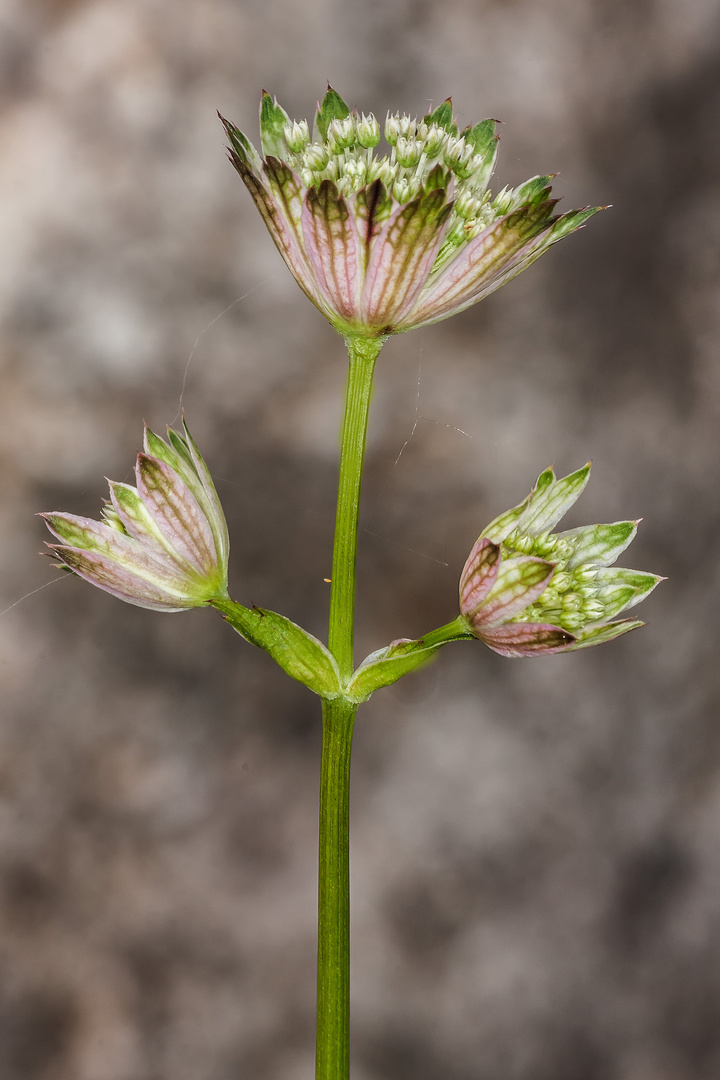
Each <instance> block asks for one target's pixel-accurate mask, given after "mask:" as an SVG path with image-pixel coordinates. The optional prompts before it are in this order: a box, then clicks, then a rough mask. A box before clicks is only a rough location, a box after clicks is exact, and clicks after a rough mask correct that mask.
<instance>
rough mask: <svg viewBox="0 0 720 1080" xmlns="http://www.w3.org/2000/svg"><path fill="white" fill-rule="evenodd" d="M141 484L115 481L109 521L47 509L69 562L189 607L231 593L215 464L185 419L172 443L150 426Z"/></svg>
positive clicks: (137, 592) (117, 584)
mask: <svg viewBox="0 0 720 1080" xmlns="http://www.w3.org/2000/svg"><path fill="white" fill-rule="evenodd" d="M135 479H136V486H135V487H132V486H131V485H130V484H123V483H114V482H113V481H109V485H110V501H109V502H108V503H106V505H105V507H104V509H103V511H102V520H101V521H94V520H93V519H91V518H84V517H78V516H76V515H75V514H64V513H50V514H42V515H41V516H42V517H43V518H44V519H45V521H46V523H47V526H48V528H49V529H50V531H51V532H53V533H54V534H55V536H57V538H58V539H59V540H60V541H61V543H60V544H48V547H49V548H50V550H51V551H52V552H53V554H54V555H55V557H56V558H57V559H58V561H59V562H60V563H61V564H62V565H63V567H64V568H66V569H69V570H72V571H73V572H74V573H76V574H78V575H79V576H80V577H82V578H85V580H86V581H89V582H90V583H91V584H93V585H97V586H98V587H99V588H101V589H105V591H106V592H109V593H112V594H113V596H117V597H119V598H120V599H121V600H125V601H127V603H129V604H136V605H137V606H138V607H145V608H152V609H153V610H156V611H183V610H185V609H186V608H193V607H200V606H202V605H203V604H206V603H208V602H209V601H211V600H214V599H219V598H224V597H226V596H227V566H228V548H229V542H228V532H227V525H226V524H225V517H224V514H223V511H222V507H221V506H220V500H219V499H218V496H217V492H216V491H215V486H214V484H213V482H212V479H211V477H210V473H209V472H208V468H207V465H206V464H205V462H204V461H203V459H202V457H201V456H200V453H199V451H198V449H197V447H196V445H195V443H194V442H193V439H192V437H191V435H190V432H189V431H188V429H187V426H186V424H185V421H184V420H183V434H182V435H180V434H178V432H176V431H173V430H172V429H171V428H168V441H167V442H165V440H163V439H161V438H160V437H159V436H158V435H155V434H154V433H153V432H152V431H150V430H149V429H148V428H146V429H145V439H144V452H143V453H141V454H138V458H137V465H136V467H135Z"/></svg>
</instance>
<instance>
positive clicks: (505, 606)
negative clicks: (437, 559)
mask: <svg viewBox="0 0 720 1080" xmlns="http://www.w3.org/2000/svg"><path fill="white" fill-rule="evenodd" d="M589 476H590V466H589V465H585V466H584V468H582V469H578V470H577V472H574V473H571V474H570V476H566V477H564V478H563V479H562V480H557V479H556V478H555V474H554V472H553V470H552V468H550V469H546V470H545V472H543V473H541V474H540V476H539V477H538V480H537V483H536V484H535V487H534V488H533V490H532V491H531V492H530V494H529V495H528V497H527V498H526V499H525V500H524V501H523V502H522V503H520V505H519V506H516V507H515V508H514V509H513V510H508V512H507V513H505V514H501V516H500V517H498V518H496V519H495V521H493V522H492V523H491V524H490V525H488V527H487V528H486V529H485V530H484V531H483V532H482V533H481V535H480V537H479V539H478V541H477V543H476V544H475V546H474V547H473V549H472V551H471V552H470V555H469V557H468V560H467V562H466V564H465V568H464V569H463V572H462V575H461V577H460V611H461V613H462V615H463V616H464V618H465V620H466V621H467V624H468V627H469V629H470V631H471V632H472V633H473V634H474V635H475V637H478V638H480V640H481V641H484V642H485V644H486V645H489V646H490V648H491V649H494V650H495V652H497V653H500V654H501V655H502V656H535V655H539V654H542V653H556V652H566V651H569V650H571V649H584V648H586V647H587V646H589V645H598V644H600V642H602V641H610V640H612V638H615V637H618V636H619V635H620V634H626V633H627V632H628V630H634V629H635V627H637V626H643V625H644V624H643V623H642V622H640V621H638V620H634V619H621V620H619V621H616V622H613V621H611V620H612V619H613V618H614V617H615V616H616V615H618V614H620V612H621V611H624V610H626V609H627V608H631V607H634V606H635V604H639V603H640V601H641V600H644V599H645V597H646V596H647V595H648V594H649V593H650V592H652V590H653V589H654V588H655V586H656V585H657V584H658V582H660V581H662V580H663V578H661V577H657V576H656V575H655V574H646V573H643V572H641V571H639V570H623V569H620V568H619V567H614V566H612V563H614V562H615V560H616V559H617V557H618V555H619V554H620V553H621V552H622V551H624V550H625V548H626V547H627V546H628V544H629V543H630V541H631V540H632V539H633V537H634V536H635V533H636V532H637V526H638V522H637V521H616V522H613V523H612V524H609V525H587V526H584V527H582V528H579V529H570V530H569V531H567V532H561V533H553V532H552V529H553V527H554V526H555V525H556V524H557V522H558V521H559V520H560V518H561V517H563V515H564V514H565V513H566V511H567V510H568V509H569V508H570V507H571V506H572V505H573V503H574V502H575V501H576V499H577V498H578V497H579V495H580V494H581V492H582V491H583V489H584V487H585V485H586V484H587V481H588V478H589Z"/></svg>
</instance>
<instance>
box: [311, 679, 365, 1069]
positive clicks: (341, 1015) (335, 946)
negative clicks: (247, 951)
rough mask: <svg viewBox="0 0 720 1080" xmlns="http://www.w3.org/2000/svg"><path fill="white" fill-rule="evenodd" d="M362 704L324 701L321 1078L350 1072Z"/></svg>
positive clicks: (319, 982) (319, 969)
mask: <svg viewBox="0 0 720 1080" xmlns="http://www.w3.org/2000/svg"><path fill="white" fill-rule="evenodd" d="M356 711H357V705H351V704H350V703H349V702H346V701H342V700H339V701H324V702H323V743H322V764H321V770H320V851H319V861H318V965H317V1056H316V1062H315V1076H316V1080H346V1078H347V1077H348V1076H349V1075H350V832H349V830H350V750H351V747H352V736H353V725H354V723H355V713H356Z"/></svg>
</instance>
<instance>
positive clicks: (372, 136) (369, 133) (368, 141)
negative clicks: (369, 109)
mask: <svg viewBox="0 0 720 1080" xmlns="http://www.w3.org/2000/svg"><path fill="white" fill-rule="evenodd" d="M356 126H357V141H358V142H359V143H360V145H361V146H362V147H363V149H365V150H371V149H372V148H373V147H374V146H377V144H378V143H379V142H380V125H379V123H378V122H377V120H376V119H375V117H374V116H373V114H372V113H370V115H369V116H366V115H365V113H363V114H362V117H361V119H360V120H359V121H357V124H356Z"/></svg>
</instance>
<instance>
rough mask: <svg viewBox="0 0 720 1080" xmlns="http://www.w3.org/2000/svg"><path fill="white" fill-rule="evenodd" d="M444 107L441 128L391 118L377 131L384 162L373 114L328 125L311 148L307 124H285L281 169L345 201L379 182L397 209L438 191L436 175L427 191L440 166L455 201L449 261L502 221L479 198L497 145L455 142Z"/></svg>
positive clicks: (468, 134)
mask: <svg viewBox="0 0 720 1080" xmlns="http://www.w3.org/2000/svg"><path fill="white" fill-rule="evenodd" d="M446 106H447V108H446V111H447V117H449V118H450V119H448V118H447V117H443V119H444V123H438V122H436V121H433V120H432V119H431V118H430V117H426V118H425V119H424V120H422V121H418V120H417V119H416V118H414V117H411V116H408V115H401V114H399V113H392V114H391V113H389V114H388V116H387V119H386V121H385V125H384V129H383V131H384V135H385V140H386V142H387V144H388V147H389V153H388V154H387V155H384V156H375V154H374V150H375V148H376V147H377V146H378V144H379V142H380V138H381V127H380V124H379V122H378V121H377V119H376V118H375V116H373V114H372V113H370V114H367V115H366V114H365V113H362V114H361V115H358V114H357V113H356V112H352V113H350V114H349V115H348V116H344V117H336V118H335V119H332V120H330V122H329V123H328V125H327V130H326V133H325V136H324V137H320V132H318V131H316V133H315V139H314V141H313V140H312V139H311V137H310V132H309V128H308V124H307V122H306V121H304V120H303V121H300V122H297V121H294V120H288V121H287V123H286V124H285V127H284V131H283V135H284V139H285V143H286V146H287V151H288V152H287V153H286V154H285V157H286V159H287V164H288V165H290V166H291V168H293V169H294V170H295V171H296V172H297V173H298V174H299V176H300V179H301V180H302V183H303V184H304V185H305V187H307V188H311V187H318V186H319V185H320V184H321V183H322V182H323V180H331V181H332V182H333V183H334V184H335V185H336V186H337V188H338V190H339V191H340V193H341V194H342V195H344V196H346V197H347V196H350V195H354V194H355V193H356V192H358V191H360V190H361V189H362V188H364V187H366V186H367V185H368V184H370V183H372V182H373V181H374V180H380V181H382V183H383V185H384V186H385V188H386V190H387V191H388V192H389V193H390V195H391V196H392V197H393V199H394V200H395V202H397V203H401V204H403V203H407V202H410V201H411V200H413V199H415V198H417V197H418V195H420V194H421V193H422V191H423V190H424V189H427V188H428V186H433V187H437V186H440V185H439V184H438V183H437V180H438V174H437V173H436V175H435V177H434V179H433V181H432V183H431V184H429V183H428V181H429V177H430V173H431V172H433V170H435V169H436V168H437V167H438V166H439V167H440V169H441V170H442V180H443V184H442V186H444V187H446V188H450V189H451V190H452V193H453V194H454V196H455V200H456V208H455V210H454V212H453V215H452V218H451V221H450V224H449V228H448V237H447V240H446V244H445V247H446V250H447V252H448V253H449V252H451V251H454V250H455V248H457V247H458V246H459V245H460V244H462V243H463V242H464V241H466V240H470V239H472V238H473V237H474V236H476V235H477V234H478V232H480V231H481V230H482V229H484V228H487V226H488V225H490V224H492V222H493V221H495V220H496V219H497V218H498V217H499V216H500V214H499V213H498V212H497V210H496V208H495V207H494V204H492V203H491V201H490V196H489V195H486V194H485V189H486V187H487V183H488V181H489V179H490V174H491V172H492V167H493V164H494V160H495V152H496V141H497V140H496V137H494V136H493V137H492V138H490V139H489V140H485V141H486V144H487V145H485V146H484V147H482V148H478V144H477V140H473V137H472V134H473V133H472V131H471V129H469V128H468V129H467V131H465V132H462V133H460V134H458V130H457V125H456V124H455V123H454V122H452V120H451V115H452V114H451V107H450V105H449V103H446ZM441 108H442V107H441ZM491 123H492V122H491ZM458 203H460V205H458Z"/></svg>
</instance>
